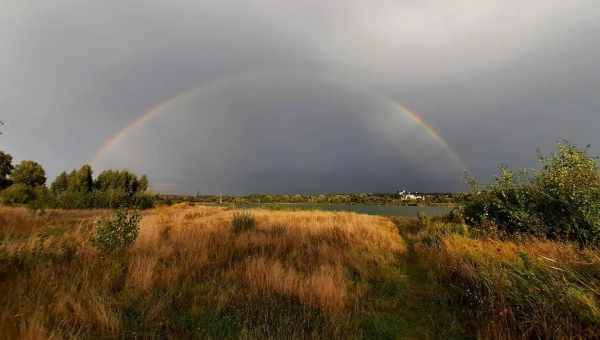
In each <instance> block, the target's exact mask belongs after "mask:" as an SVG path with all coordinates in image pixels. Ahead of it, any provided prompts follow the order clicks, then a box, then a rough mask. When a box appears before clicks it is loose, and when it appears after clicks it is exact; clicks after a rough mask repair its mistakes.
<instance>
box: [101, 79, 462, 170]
mask: <svg viewBox="0 0 600 340" xmlns="http://www.w3.org/2000/svg"><path fill="white" fill-rule="evenodd" d="M197 90H199V88H192V89H189V90H186V91H183V92H180V93H179V94H177V95H175V96H173V97H170V98H168V99H166V100H164V101H162V102H160V103H158V104H156V105H154V106H152V107H151V108H150V109H148V110H146V111H145V112H144V113H143V114H141V115H140V116H139V117H137V118H136V119H134V120H133V121H132V122H131V123H129V125H127V126H126V127H125V128H123V129H121V130H119V131H117V132H116V133H115V134H113V135H111V136H110V137H109V138H108V139H107V140H106V141H105V142H104V144H103V145H102V147H101V148H100V149H99V150H98V152H97V153H96V155H95V156H94V158H93V160H92V161H91V164H93V165H96V164H97V163H98V162H99V161H100V160H101V159H102V158H103V157H104V156H105V155H107V154H108V153H109V152H110V151H111V150H112V149H113V148H114V147H115V145H117V144H118V143H119V142H120V141H121V140H122V139H124V138H125V137H126V136H127V134H128V133H129V132H130V131H132V130H135V129H136V128H137V127H139V126H142V125H143V124H144V123H145V122H147V121H148V120H150V119H152V118H153V117H154V116H156V115H158V114H160V113H161V112H162V110H163V109H165V108H167V107H168V106H169V105H171V104H173V103H175V102H177V101H178V100H180V99H182V98H183V97H186V96H187V95H189V94H191V93H195V92H196V91H197ZM387 101H388V102H391V103H392V106H393V107H394V108H395V109H397V110H398V111H400V112H404V113H405V114H407V115H408V116H409V117H410V118H411V119H412V120H413V121H414V122H415V123H417V124H418V125H419V126H420V127H421V128H423V129H424V130H425V131H427V133H428V134H429V135H430V136H431V137H432V138H433V139H434V140H435V141H436V142H437V143H438V144H439V145H440V146H442V147H443V148H444V149H445V150H446V151H447V152H448V154H449V155H450V156H451V158H452V159H453V160H454V161H455V162H456V163H457V164H458V165H459V166H460V167H461V168H462V170H464V171H468V166H467V165H466V163H465V162H464V161H463V160H462V158H461V157H460V156H459V155H458V154H457V153H456V152H455V151H454V149H453V148H452V147H451V146H450V145H449V144H448V142H447V141H446V139H445V138H444V137H442V135H441V134H440V133H439V132H438V131H437V129H435V128H434V127H433V126H431V125H430V124H429V123H427V122H426V121H425V120H424V119H423V118H421V116H420V115H419V114H418V113H416V112H415V111H412V110H410V109H408V108H407V107H406V106H404V105H403V104H400V103H398V102H396V101H392V100H389V99H387Z"/></svg>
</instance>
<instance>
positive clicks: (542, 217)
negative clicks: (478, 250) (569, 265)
mask: <svg viewBox="0 0 600 340" xmlns="http://www.w3.org/2000/svg"><path fill="white" fill-rule="evenodd" d="M540 165H541V167H540V168H539V169H538V170H534V171H531V172H525V171H523V172H521V173H520V174H515V173H514V172H511V171H509V170H507V169H501V171H500V174H499V175H498V177H497V178H496V180H495V181H494V182H493V183H492V184H490V185H489V186H488V187H487V188H484V189H483V190H481V189H479V188H478V187H477V185H476V184H475V185H473V189H472V192H471V194H470V195H468V196H467V197H466V198H465V206H464V210H463V213H464V217H465V221H466V222H467V223H468V224H470V225H472V226H475V227H477V228H480V229H481V228H485V227H487V226H490V225H492V226H493V227H494V228H498V230H500V231H502V232H504V233H506V234H508V235H517V234H533V235H537V236H545V237H548V238H550V239H556V240H571V241H576V242H578V243H579V244H580V245H582V246H590V245H595V246H598V245H600V172H599V171H598V166H597V162H596V158H593V157H590V156H589V154H588V149H587V148H586V149H583V150H582V149H579V148H577V147H576V146H574V145H571V144H569V143H566V142H561V143H558V145H557V151H556V152H555V153H553V154H551V155H550V156H549V157H541V158H540Z"/></svg>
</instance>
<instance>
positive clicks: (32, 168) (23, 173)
mask: <svg viewBox="0 0 600 340" xmlns="http://www.w3.org/2000/svg"><path fill="white" fill-rule="evenodd" d="M10 179H11V180H12V181H13V182H14V183H15V184H25V185H28V186H30V187H36V186H39V185H44V184H46V172H45V171H44V168H42V166H41V165H40V164H39V163H36V162H34V161H22V162H21V163H19V165H17V166H16V167H15V168H14V169H13V171H12V173H11V175H10Z"/></svg>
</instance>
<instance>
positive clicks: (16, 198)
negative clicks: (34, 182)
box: [2, 183, 35, 205]
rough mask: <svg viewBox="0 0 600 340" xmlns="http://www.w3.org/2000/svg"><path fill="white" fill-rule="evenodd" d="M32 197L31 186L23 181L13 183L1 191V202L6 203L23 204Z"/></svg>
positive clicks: (33, 195)
mask: <svg viewBox="0 0 600 340" xmlns="http://www.w3.org/2000/svg"><path fill="white" fill-rule="evenodd" d="M34 198H35V193H34V190H33V188H32V187H30V186H28V185H26V184H23V183H17V184H13V185H11V186H9V187H8V188H6V189H4V190H3V191H2V203H3V204H6V205H17V204H25V203H27V202H30V201H32V200H33V199H34Z"/></svg>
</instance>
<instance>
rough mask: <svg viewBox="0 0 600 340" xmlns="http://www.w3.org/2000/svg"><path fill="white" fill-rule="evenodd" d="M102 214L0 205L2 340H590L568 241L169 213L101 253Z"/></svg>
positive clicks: (285, 215) (590, 300) (594, 264)
mask: <svg viewBox="0 0 600 340" xmlns="http://www.w3.org/2000/svg"><path fill="white" fill-rule="evenodd" d="M244 214H246V215H244ZM248 214H249V215H248ZM108 215H110V211H106V210H65V211H62V210H48V211H46V212H45V213H43V214H35V213H32V212H30V211H27V210H25V209H20V208H0V290H1V291H2V292H4V293H3V294H2V295H0V337H2V338H6V339H16V338H24V339H47V338H55V339H64V338H66V339H70V338H115V337H125V338H171V339H180V338H209V339H222V338H242V339H290V338H297V339H299V338H312V339H322V338H327V339H395V338H399V339H449V338H476V337H478V338H490V339H509V338H536V337H541V338H589V337H593V336H596V335H597V334H600V308H599V306H600V304H599V297H600V295H599V293H600V256H599V253H598V252H597V251H593V250H580V249H578V248H577V247H575V246H573V245H571V244H566V243H556V242H549V241H540V240H524V241H521V242H518V243H515V242H513V241H510V242H509V241H500V240H494V239H487V238H482V237H479V236H477V235H474V234H473V233H472V231H470V230H469V229H468V228H467V227H466V226H464V225H462V224H460V223H451V222H443V221H442V220H440V219H438V220H434V221H429V220H426V219H421V220H420V221H418V220H411V219H393V220H392V219H389V218H385V217H379V216H368V215H359V214H355V213H345V212H320V211H271V210H260V209H253V210H250V211H249V212H242V211H236V210H231V209H225V208H219V207H207V206H194V205H189V204H178V205H175V206H171V207H161V208H156V209H152V210H148V211H145V212H144V213H143V218H142V221H141V225H140V233H139V236H138V238H137V240H136V241H135V243H134V244H133V246H132V247H130V248H129V249H127V250H126V251H124V252H120V253H118V254H111V255H106V254H102V253H98V252H97V251H96V248H94V247H93V246H92V244H91V243H90V238H91V237H92V235H93V234H94V232H95V228H96V220H97V219H98V218H102V217H106V216H108ZM236 216H237V217H236ZM239 216H242V217H243V216H245V217H246V218H249V219H251V220H252V223H248V224H242V225H238V224H236V222H235V221H236V218H238V217H239Z"/></svg>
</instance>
